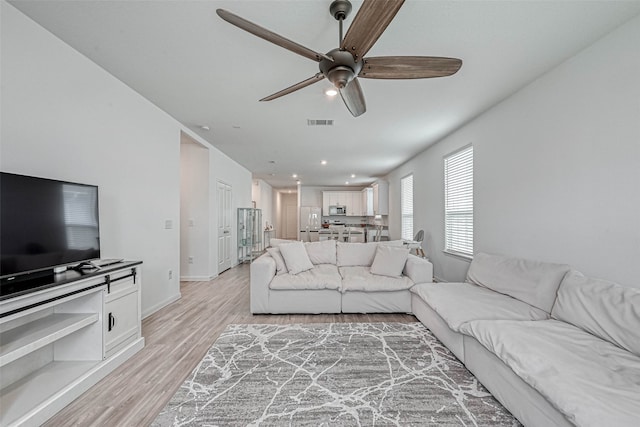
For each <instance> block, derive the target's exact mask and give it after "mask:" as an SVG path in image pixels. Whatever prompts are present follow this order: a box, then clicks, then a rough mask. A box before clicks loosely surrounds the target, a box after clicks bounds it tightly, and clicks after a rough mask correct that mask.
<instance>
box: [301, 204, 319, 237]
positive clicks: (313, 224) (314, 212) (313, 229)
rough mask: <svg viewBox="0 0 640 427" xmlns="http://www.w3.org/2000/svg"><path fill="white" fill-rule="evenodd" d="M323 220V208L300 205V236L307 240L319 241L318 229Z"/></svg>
mask: <svg viewBox="0 0 640 427" xmlns="http://www.w3.org/2000/svg"><path fill="white" fill-rule="evenodd" d="M321 222H322V208H320V207H318V206H301V207H300V238H301V239H302V240H304V241H305V242H316V241H318V230H320V227H321Z"/></svg>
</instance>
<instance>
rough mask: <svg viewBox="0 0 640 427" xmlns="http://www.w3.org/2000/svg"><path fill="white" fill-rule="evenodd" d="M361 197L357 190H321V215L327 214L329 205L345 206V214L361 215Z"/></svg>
mask: <svg viewBox="0 0 640 427" xmlns="http://www.w3.org/2000/svg"><path fill="white" fill-rule="evenodd" d="M361 198H362V196H361V193H360V192H359V191H323V192H322V215H325V216H328V215H329V206H346V208H347V216H361V215H362V201H361Z"/></svg>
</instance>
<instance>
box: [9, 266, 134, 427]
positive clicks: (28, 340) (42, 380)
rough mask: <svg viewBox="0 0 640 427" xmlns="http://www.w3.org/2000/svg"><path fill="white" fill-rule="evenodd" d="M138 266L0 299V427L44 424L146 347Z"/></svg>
mask: <svg viewBox="0 0 640 427" xmlns="http://www.w3.org/2000/svg"><path fill="white" fill-rule="evenodd" d="M139 264H141V263H140V262H122V263H119V265H114V266H109V268H104V269H101V270H100V271H99V272H91V273H90V274H79V273H76V272H69V273H68V274H63V275H62V276H58V277H57V279H58V280H57V281H56V282H57V284H53V285H50V284H46V285H45V286H44V287H41V288H38V290H37V291H35V292H31V293H26V294H23V293H21V294H19V295H17V296H13V297H11V298H4V299H2V301H0V378H1V379H2V384H1V385H0V401H1V402H2V411H0V426H14V425H15V426H19V425H39V424H42V423H43V422H45V421H46V420H47V419H48V418H50V417H51V416H52V415H53V414H55V413H56V412H58V411H59V410H60V409H62V408H64V407H65V406H66V405H67V404H69V403H70V402H71V401H73V400H74V399H75V398H77V397H78V396H80V395H81V394H82V393H83V392H85V391H86V390H88V389H89V388H90V387H91V386H92V385H93V384H95V383H96V382H98V381H99V380H100V379H102V378H103V377H104V376H106V375H107V374H108V373H109V372H111V371H112V370H113V369H115V368H116V367H117V366H119V365H120V364H122V363H123V362H124V361H125V360H126V359H128V358H129V357H131V356H132V355H133V354H135V353H136V352H137V351H139V350H140V349H141V348H142V347H143V346H144V338H143V337H142V335H141V322H140V319H141V315H140V285H141V273H140V267H139Z"/></svg>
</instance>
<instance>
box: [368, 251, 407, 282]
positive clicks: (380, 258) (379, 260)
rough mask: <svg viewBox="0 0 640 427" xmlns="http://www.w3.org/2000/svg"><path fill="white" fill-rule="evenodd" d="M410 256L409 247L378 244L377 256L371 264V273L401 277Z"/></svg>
mask: <svg viewBox="0 0 640 427" xmlns="http://www.w3.org/2000/svg"><path fill="white" fill-rule="evenodd" d="M408 257H409V249H408V248H401V247H399V246H389V245H378V249H377V250H376V257H375V258H374V259H373V264H371V274H378V275H380V276H389V277H401V276H402V270H404V265H405V263H406V262H407V258H408Z"/></svg>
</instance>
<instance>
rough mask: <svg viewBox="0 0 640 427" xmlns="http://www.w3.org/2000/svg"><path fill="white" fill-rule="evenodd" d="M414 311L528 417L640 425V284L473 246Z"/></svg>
mask: <svg viewBox="0 0 640 427" xmlns="http://www.w3.org/2000/svg"><path fill="white" fill-rule="evenodd" d="M411 293H412V311H413V313H414V314H415V315H416V317H418V319H419V320H420V321H421V322H423V323H424V324H425V325H426V326H427V327H428V328H429V329H430V330H431V331H432V332H433V333H434V334H435V335H436V336H437V337H438V338H439V339H440V340H441V341H442V342H443V343H444V344H445V345H446V346H447V347H448V348H449V349H451V351H452V352H453V353H454V354H455V355H456V356H457V357H458V358H459V359H460V360H461V361H463V362H464V363H465V365H466V366H467V368H468V369H469V370H470V371H471V372H473V374H474V375H475V376H476V377H477V378H478V379H479V380H480V382H482V384H484V385H485V386H486V387H487V388H488V389H489V391H491V393H492V394H493V395H494V396H495V397H496V398H497V399H498V400H499V401H500V402H501V403H502V404H503V405H504V406H505V407H506V408H507V409H509V411H511V413H512V414H513V415H514V416H516V417H517V418H518V419H519V420H520V421H521V422H522V423H523V424H524V425H525V426H540V427H547V426H570V425H578V426H594V427H595V426H616V427H623V426H638V425H640V289H636V288H628V287H623V286H620V285H617V284H615V283H611V282H606V281H603V280H597V279H591V278H587V277H584V276H583V275H582V274H580V273H579V272H577V271H574V270H571V269H570V267H569V266H567V265H560V264H551V263H542V262H536V261H529V260H522V259H515V258H508V257H502V256H496V255H488V254H482V253H480V254H477V255H476V256H475V257H474V259H473V262H472V263H471V266H470V268H469V271H468V274H467V281H466V282H465V283H425V284H417V285H416V286H414V287H412V288H411Z"/></svg>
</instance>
